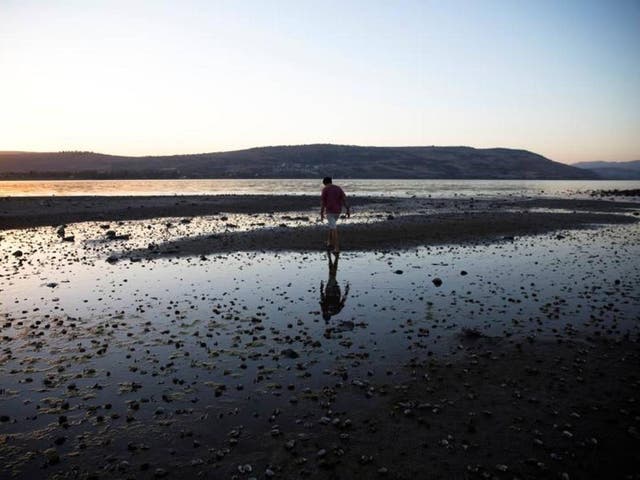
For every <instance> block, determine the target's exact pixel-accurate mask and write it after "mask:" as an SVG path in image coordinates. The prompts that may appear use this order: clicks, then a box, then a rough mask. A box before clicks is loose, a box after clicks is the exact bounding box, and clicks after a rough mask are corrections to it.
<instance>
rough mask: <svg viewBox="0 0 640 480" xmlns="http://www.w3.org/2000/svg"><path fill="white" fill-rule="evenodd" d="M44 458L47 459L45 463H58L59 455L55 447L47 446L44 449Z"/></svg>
mask: <svg viewBox="0 0 640 480" xmlns="http://www.w3.org/2000/svg"><path fill="white" fill-rule="evenodd" d="M44 458H45V459H46V461H47V465H55V464H57V463H60V455H58V451H57V450H56V449H55V448H47V449H46V450H45V451H44Z"/></svg>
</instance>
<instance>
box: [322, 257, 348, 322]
mask: <svg viewBox="0 0 640 480" xmlns="http://www.w3.org/2000/svg"><path fill="white" fill-rule="evenodd" d="M327 257H328V258H329V279H328V280H327V284H326V285H325V284H324V282H323V281H320V308H321V309H322V318H324V320H325V321H326V322H328V321H329V320H330V319H331V317H332V316H333V315H337V314H338V313H340V311H341V310H342V309H343V308H344V303H345V302H346V300H347V295H349V283H347V285H346V287H345V290H344V295H342V292H341V290H340V285H338V280H337V279H336V275H337V274H338V258H339V255H335V260H334V261H333V262H332V261H331V252H327Z"/></svg>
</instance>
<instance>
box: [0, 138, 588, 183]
mask: <svg viewBox="0 0 640 480" xmlns="http://www.w3.org/2000/svg"><path fill="white" fill-rule="evenodd" d="M325 175H330V176H333V177H336V178H425V179H428V178H434V179H435V178H448V179H592V178H598V177H597V175H596V174H595V173H592V172H591V171H588V170H584V169H579V168H575V167H572V166H569V165H565V164H562V163H557V162H553V161H551V160H549V159H548V158H545V157H543V156H541V155H537V154H535V153H532V152H529V151H526V150H513V149H507V148H486V149H476V148H472V147H436V146H431V147H360V146H348V145H330V144H316V145H294V146H277V147H259V148H251V149H247V150H236V151H229V152H218V153H201V154H189V155H171V156H145V157H127V156H116V155H105V154H100V153H93V152H55V153H32V152H0V178H4V179H45V178H46V179H55V178H87V179H100V178H123V179H125V178H317V177H322V176H325Z"/></svg>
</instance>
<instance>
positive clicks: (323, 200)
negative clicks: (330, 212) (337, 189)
mask: <svg viewBox="0 0 640 480" xmlns="http://www.w3.org/2000/svg"><path fill="white" fill-rule="evenodd" d="M326 206H327V194H326V193H325V191H324V190H322V195H320V220H324V212H325V209H326Z"/></svg>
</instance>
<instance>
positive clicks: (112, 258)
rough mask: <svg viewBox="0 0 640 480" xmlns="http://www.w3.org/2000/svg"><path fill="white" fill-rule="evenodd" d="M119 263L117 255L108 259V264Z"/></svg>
mask: <svg viewBox="0 0 640 480" xmlns="http://www.w3.org/2000/svg"><path fill="white" fill-rule="evenodd" d="M117 261H118V257H116V256H115V255H109V256H108V257H107V263H116V262H117Z"/></svg>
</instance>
